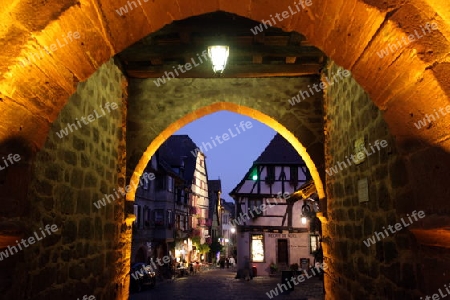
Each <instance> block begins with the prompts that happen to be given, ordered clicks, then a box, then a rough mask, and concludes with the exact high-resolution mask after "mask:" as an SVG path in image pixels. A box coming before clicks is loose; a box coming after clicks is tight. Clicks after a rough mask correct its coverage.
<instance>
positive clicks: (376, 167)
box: [322, 63, 448, 299]
mask: <svg viewBox="0 0 450 300" xmlns="http://www.w3.org/2000/svg"><path fill="white" fill-rule="evenodd" d="M338 69H340V67H338V66H337V65H335V64H334V63H330V64H329V67H328V69H327V72H326V73H325V74H324V76H323V78H322V80H323V81H324V82H325V81H326V78H325V77H328V78H331V77H332V76H334V75H335V74H336V73H337V72H338ZM324 96H325V101H324V105H325V111H326V115H325V123H326V124H325V153H326V162H327V168H330V167H333V166H336V165H337V164H338V163H339V162H341V164H340V167H339V165H337V169H336V170H337V171H338V172H337V173H334V172H333V174H331V170H330V169H327V170H328V172H327V178H326V192H327V204H328V205H327V214H326V215H327V218H326V219H324V218H323V221H324V226H323V247H324V255H325V257H326V258H327V259H326V262H327V263H328V266H329V268H328V270H327V272H328V274H327V276H326V290H327V292H328V296H327V299H413V297H417V296H418V295H424V293H425V291H429V292H430V291H432V289H431V290H430V287H429V286H428V287H427V285H426V284H424V281H425V280H424V278H426V277H428V276H429V275H431V273H430V272H428V271H425V268H428V269H430V267H426V265H427V264H428V263H430V262H432V263H433V264H434V265H436V263H437V260H436V251H435V253H434V256H433V255H431V256H432V257H434V258H433V259H430V258H428V259H424V258H423V255H424V252H423V251H422V250H423V248H421V247H419V245H418V243H417V240H416V238H415V236H414V234H413V233H412V230H411V229H413V228H418V227H422V226H423V224H424V222H425V221H426V220H427V219H426V217H425V218H423V220H422V219H421V218H418V219H419V221H415V220H414V219H413V220H414V223H412V224H411V225H410V226H408V227H406V226H403V227H402V228H403V229H401V230H399V231H398V232H395V233H392V232H391V231H388V234H389V235H388V236H387V237H386V238H384V239H383V238H382V236H381V235H379V237H380V240H379V241H378V238H377V242H376V243H375V244H372V245H370V246H369V247H367V246H366V245H365V244H364V242H363V241H365V240H366V241H367V238H369V237H372V236H373V234H374V233H375V232H383V230H384V228H383V226H384V227H385V228H386V229H387V228H388V226H389V225H392V226H394V225H395V224H396V223H398V222H400V221H401V218H404V220H405V221H406V224H409V223H410V222H409V221H408V218H407V214H408V213H409V214H411V213H412V212H413V211H414V210H416V211H419V210H422V209H424V208H425V207H426V206H425V205H424V204H423V203H422V204H421V205H409V207H408V208H407V209H406V208H405V203H406V201H407V200H408V199H409V201H410V202H409V203H412V204H414V203H417V202H415V201H414V200H413V199H414V197H413V195H412V193H411V191H412V190H413V188H412V187H411V182H412V181H411V173H410V172H408V170H407V167H406V163H405V159H404V157H403V156H402V155H401V154H400V153H399V152H398V150H397V147H396V145H395V144H396V139H395V137H394V136H392V135H390V134H389V132H388V127H387V124H386V123H385V121H384V120H383V114H382V112H381V111H380V110H379V109H378V108H377V107H376V106H374V104H373V103H372V101H371V100H370V99H369V97H368V95H367V94H366V92H365V91H364V90H363V89H362V88H361V87H360V86H359V85H358V84H357V83H356V81H355V80H354V79H353V78H351V77H348V78H345V79H342V80H340V81H339V82H338V83H337V84H334V85H332V86H330V87H328V88H327V89H326V91H325V92H324ZM360 138H363V139H364V141H365V147H366V148H367V150H368V154H369V155H366V156H367V157H366V158H365V161H363V162H362V163H361V164H358V165H355V163H354V162H353V161H352V160H351V159H350V162H351V163H350V164H349V163H348V161H347V159H346V158H347V157H348V158H350V154H354V153H355V149H354V143H355V140H357V139H360ZM376 140H386V141H387V143H388V146H387V147H385V148H383V147H380V150H378V149H377V148H376V147H374V150H375V151H372V150H371V148H370V146H369V143H371V144H372V146H373V145H374V144H375V141H376ZM342 162H345V163H346V164H347V167H345V166H344V165H343V164H342ZM364 178H367V180H368V195H369V201H368V202H363V203H360V202H359V198H358V181H359V180H361V179H364ZM425 211H426V210H425ZM426 212H427V211H426ZM405 227H406V228H405ZM385 235H386V234H385ZM411 249H414V250H411ZM420 249H422V250H420ZM441 253H443V252H441ZM428 255H430V254H428ZM440 261H441V262H443V258H442V259H441V260H440ZM446 264H448V263H446ZM440 270H444V268H441V269H440ZM434 273H436V274H437V273H439V272H437V271H434ZM444 279H445V272H444V277H443V276H442V273H441V276H440V277H439V281H440V282H442V281H443V280H444ZM428 280H430V279H428ZM447 282H448V281H447ZM443 283H444V282H442V285H443Z"/></svg>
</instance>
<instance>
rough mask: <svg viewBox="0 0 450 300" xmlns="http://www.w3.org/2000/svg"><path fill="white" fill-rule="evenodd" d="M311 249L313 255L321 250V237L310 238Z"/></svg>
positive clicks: (312, 235)
mask: <svg viewBox="0 0 450 300" xmlns="http://www.w3.org/2000/svg"><path fill="white" fill-rule="evenodd" d="M309 245H310V247H309V249H310V253H311V254H312V253H313V252H314V251H316V250H317V249H319V236H318V235H317V234H311V235H310V236H309Z"/></svg>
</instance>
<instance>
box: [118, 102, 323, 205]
mask: <svg viewBox="0 0 450 300" xmlns="http://www.w3.org/2000/svg"><path fill="white" fill-rule="evenodd" d="M221 110H227V111H231V112H235V113H239V114H242V115H245V116H248V117H251V118H253V119H255V120H257V121H259V122H261V123H264V124H265V125H267V126H268V127H270V128H272V129H274V130H275V131H277V132H278V133H280V134H281V135H282V136H283V137H284V138H285V139H286V140H287V141H289V143H291V145H292V146H293V147H294V148H295V150H297V151H298V153H299V155H300V156H301V157H302V158H303V160H304V161H305V163H306V165H307V167H308V169H309V170H310V173H311V176H312V178H313V179H314V183H315V185H316V189H317V193H318V195H319V198H320V199H323V198H325V192H324V185H323V182H322V180H321V177H320V175H319V172H318V169H317V167H316V163H315V161H314V160H313V159H312V157H311V155H310V154H309V153H308V149H307V148H306V147H305V146H304V145H303V144H302V143H301V142H300V141H299V140H298V138H297V137H296V136H295V135H294V134H293V133H292V132H291V131H289V129H288V128H286V127H285V126H284V125H283V124H281V123H280V122H279V121H277V120H275V119H274V118H272V117H270V116H268V115H266V114H264V113H261V112H260V111H258V110H255V109H252V108H250V107H246V106H242V105H238V104H235V103H229V102H217V103H214V104H211V105H209V106H205V107H202V108H199V109H197V110H195V111H193V112H191V113H189V114H187V115H185V116H184V117H182V118H180V119H179V120H177V121H176V122H174V123H171V124H170V125H169V126H168V127H167V128H166V129H164V130H163V131H162V132H161V133H160V134H159V135H158V136H157V137H156V138H155V139H153V140H152V141H151V143H150V145H149V146H148V147H147V148H146V149H145V152H144V153H143V155H142V157H141V158H140V160H139V162H138V164H137V165H136V167H135V169H134V172H133V174H132V177H131V179H130V182H131V190H130V191H129V193H127V200H130V201H131V200H134V194H135V193H136V187H137V184H135V183H136V182H138V181H139V178H140V176H141V175H142V173H143V170H144V169H145V167H146V166H147V164H148V162H149V161H150V158H151V156H152V155H153V154H154V153H155V152H156V150H157V149H158V148H159V146H161V144H162V143H163V142H164V141H165V140H166V139H167V138H168V137H169V136H170V135H172V134H173V133H174V132H176V131H177V130H178V129H180V128H182V127H183V126H185V125H186V124H188V123H190V122H193V121H195V120H197V119H199V118H201V117H203V116H205V115H208V114H211V113H214V112H217V111H221ZM133 183H134V184H133Z"/></svg>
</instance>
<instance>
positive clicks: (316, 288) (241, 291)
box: [129, 269, 324, 300]
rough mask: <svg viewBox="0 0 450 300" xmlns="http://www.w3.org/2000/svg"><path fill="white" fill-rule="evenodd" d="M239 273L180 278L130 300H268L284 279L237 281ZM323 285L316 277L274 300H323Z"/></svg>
mask: <svg viewBox="0 0 450 300" xmlns="http://www.w3.org/2000/svg"><path fill="white" fill-rule="evenodd" d="M235 275H236V273H235V271H231V270H227V269H225V270H223V269H215V270H209V271H204V272H203V273H201V274H196V275H191V276H187V277H182V278H177V279H175V280H174V281H170V280H169V281H166V282H163V283H159V284H157V286H156V287H155V288H154V289H151V290H145V291H143V292H141V293H137V294H131V295H130V298H129V299H130V300H164V299H182V300H190V299H195V300H203V299H204V300H206V299H208V300H210V299H213V300H234V299H239V300H263V299H264V300H267V299H269V297H268V296H267V295H266V293H268V292H269V291H270V290H272V289H274V288H276V287H277V284H278V283H280V282H281V279H280V278H275V277H268V276H258V277H255V278H253V280H250V281H244V280H240V279H234V277H235ZM322 287H323V282H322V281H320V280H319V279H318V278H316V277H314V278H311V279H307V280H306V281H304V282H302V283H300V284H299V285H297V286H295V288H294V291H293V292H291V293H290V294H289V295H280V296H276V297H274V298H273V299H280V300H281V299H296V300H323V299H324V296H323V290H322Z"/></svg>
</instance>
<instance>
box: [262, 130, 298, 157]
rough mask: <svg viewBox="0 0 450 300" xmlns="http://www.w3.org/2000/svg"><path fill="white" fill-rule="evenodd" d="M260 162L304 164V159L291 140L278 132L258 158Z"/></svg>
mask: <svg viewBox="0 0 450 300" xmlns="http://www.w3.org/2000/svg"><path fill="white" fill-rule="evenodd" d="M255 163H258V164H303V163H304V162H303V159H302V158H301V157H300V155H299V154H298V152H297V151H296V150H295V149H294V147H292V145H291V144H289V142H288V141H287V140H286V139H285V138H284V137H282V136H281V135H280V134H279V133H277V134H276V135H275V136H274V138H273V139H272V140H271V141H270V143H269V145H267V147H266V149H264V151H263V152H262V153H261V155H260V156H259V157H258V159H256V161H255Z"/></svg>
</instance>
